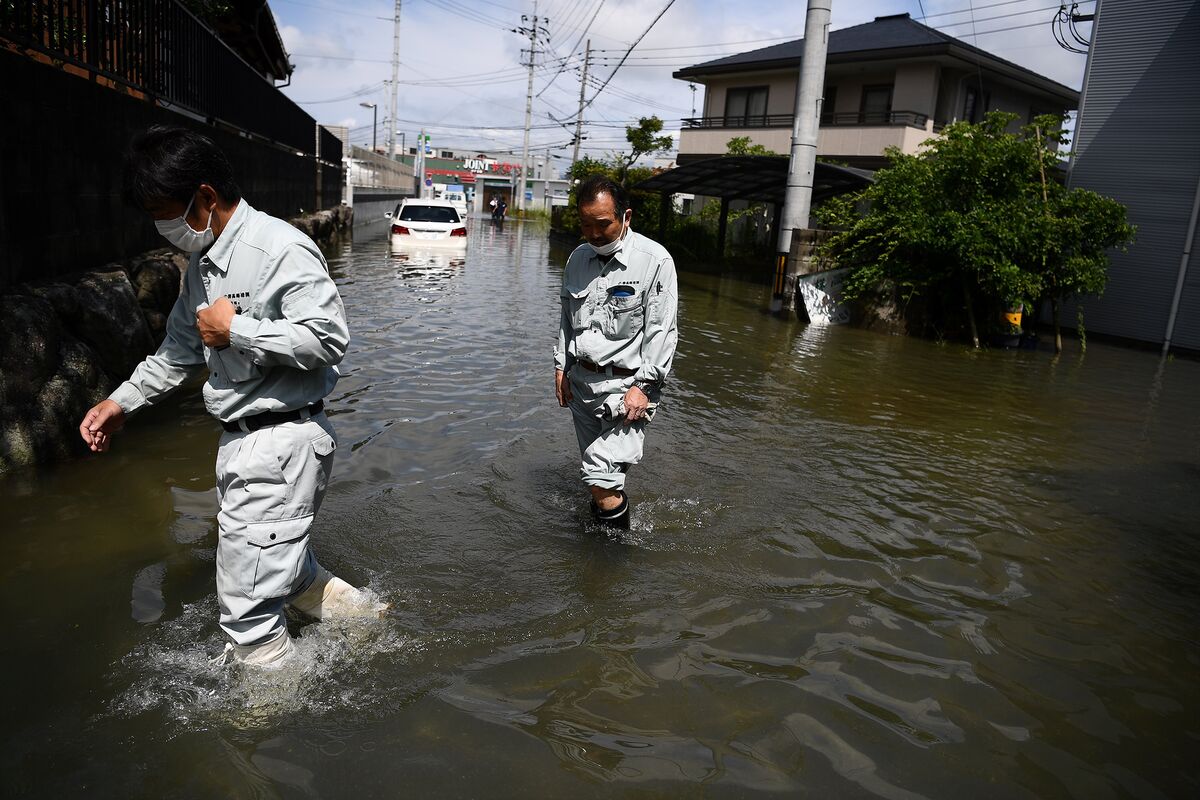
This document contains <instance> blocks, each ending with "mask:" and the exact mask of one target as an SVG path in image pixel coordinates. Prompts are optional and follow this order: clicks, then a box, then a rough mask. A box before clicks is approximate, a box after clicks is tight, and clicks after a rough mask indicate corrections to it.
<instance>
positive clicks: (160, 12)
mask: <svg viewBox="0 0 1200 800" xmlns="http://www.w3.org/2000/svg"><path fill="white" fill-rule="evenodd" d="M0 40H7V41H8V42H10V43H12V44H15V45H18V46H20V47H24V48H27V49H28V50H31V51H34V52H35V53H39V54H41V55H42V56H44V57H46V58H47V59H48V60H49V61H51V63H54V64H57V65H60V66H61V65H70V66H72V67H76V68H79V69H81V70H84V71H86V72H87V73H89V74H90V75H91V76H92V77H93V79H96V80H99V79H105V80H108V81H111V82H113V83H114V84H117V85H119V86H122V87H125V88H126V89H127V90H129V91H130V93H131V94H134V95H141V96H142V97H144V98H145V99H147V100H150V101H153V102H157V103H159V104H160V105H163V106H167V107H171V106H176V107H178V108H179V109H182V110H185V111H187V112H190V113H192V114H194V115H197V116H200V117H202V118H204V119H207V120H209V121H210V122H221V123H224V124H226V125H229V126H231V127H234V128H237V129H240V130H242V131H245V132H248V133H251V134H254V135H256V136H259V137H261V138H264V139H269V140H271V141H274V142H277V143H279V144H282V145H286V146H287V147H289V148H292V149H294V150H296V151H298V152H301V153H305V154H309V155H311V154H313V151H314V149H315V147H314V145H315V142H314V139H313V130H314V127H315V125H316V122H315V121H314V120H313V118H312V117H311V116H309V115H308V114H307V113H306V112H305V111H304V110H302V109H301V108H300V107H299V106H297V105H296V104H295V103H293V102H292V101H291V100H289V99H288V98H287V97H285V96H284V95H283V94H282V93H281V92H280V91H279V90H278V89H277V88H275V86H274V84H273V83H272V82H271V81H269V80H268V79H267V78H265V77H264V76H263V75H261V74H260V73H259V72H257V71H256V70H255V69H254V68H253V67H251V66H250V65H249V64H247V63H246V62H245V61H243V60H242V58H241V57H240V56H239V55H238V54H237V53H235V52H234V51H233V50H232V49H230V48H229V46H228V45H226V44H225V43H224V42H222V41H221V40H220V38H218V37H217V35H216V34H215V33H213V32H212V30H210V29H209V28H208V26H206V25H205V24H204V23H202V22H201V21H200V20H198V19H197V18H196V17H195V16H193V15H192V14H191V12H189V11H188V10H187V9H186V8H184V7H183V6H181V5H180V4H179V3H178V2H177V0H0ZM337 145H338V146H337V148H336V149H335V148H333V147H332V146H331V147H330V149H328V150H326V149H324V148H322V156H323V158H325V159H327V160H332V161H334V162H335V163H336V162H337V161H338V160H340V157H341V156H340V153H341V148H340V145H341V143H340V142H338V143H337ZM335 154H336V157H335V158H331V157H332V156H335Z"/></svg>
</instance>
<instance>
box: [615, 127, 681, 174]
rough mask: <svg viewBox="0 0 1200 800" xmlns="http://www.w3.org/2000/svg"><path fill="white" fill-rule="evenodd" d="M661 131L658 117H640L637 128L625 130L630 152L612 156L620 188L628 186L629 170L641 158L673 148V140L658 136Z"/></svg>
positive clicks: (668, 137)
mask: <svg viewBox="0 0 1200 800" xmlns="http://www.w3.org/2000/svg"><path fill="white" fill-rule="evenodd" d="M662 129H663V122H662V120H661V119H659V118H658V117H642V118H641V119H639V120H638V124H637V127H633V126H629V127H626V128H625V139H626V141H628V142H629V147H630V151H629V152H628V153H614V154H613V161H614V166H615V172H616V175H615V177H616V180H617V182H618V183H620V184H621V185H622V186H626V185H628V184H627V181H628V179H629V168H630V167H632V166H633V164H634V162H636V161H637V160H638V159H639V158H641V157H642V156H647V155H650V154H651V153H662V152H665V151H667V150H670V149H671V148H672V147H674V145H675V140H674V139H672V138H671V137H670V136H659V135H658V134H660V133H662Z"/></svg>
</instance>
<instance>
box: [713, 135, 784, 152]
mask: <svg viewBox="0 0 1200 800" xmlns="http://www.w3.org/2000/svg"><path fill="white" fill-rule="evenodd" d="M725 155H727V156H777V155H779V153H776V152H775V151H774V150H768V149H767V148H766V147H765V146H764V145H761V144H750V137H749V136H735V137H733V138H732V139H730V140H729V141H728V142H726V143H725Z"/></svg>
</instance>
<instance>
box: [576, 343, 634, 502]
mask: <svg viewBox="0 0 1200 800" xmlns="http://www.w3.org/2000/svg"><path fill="white" fill-rule="evenodd" d="M567 378H568V379H569V380H570V381H571V395H572V397H571V402H570V407H571V416H572V417H573V418H574V420H575V438H576V439H577V440H578V441H579V454H580V456H581V458H582V461H583V464H582V467H581V470H580V472H581V474H582V476H583V482H584V483H586V484H587V485H589V486H599V487H601V488H603V489H616V490H623V489H624V488H625V472H626V470H628V469H629V467H631V466H632V465H634V464H636V463H638V462H639V461H641V460H642V445H643V443H644V442H645V440H646V422H647V420H638V421H637V422H634V423H632V424H630V425H626V424H625V417H624V415H621V416H617V417H615V418H614V419H607V420H606V419H601V418H600V416H599V415H600V409H601V407H602V406H603V405H604V402H605V401H606V400H612V399H613V398H620V397H622V396H623V395H624V394H625V392H627V391H629V387H630V386H632V385H633V376H632V375H631V376H628V377H621V376H618V375H613V376H611V377H610V376H608V375H605V374H604V373H602V372H592V371H591V370H587V369H584V368H583V367H581V366H579V365H578V364H575V365H572V367H571V369H570V370H569V371H568V372H567ZM651 399H655V398H651ZM614 402H615V401H614Z"/></svg>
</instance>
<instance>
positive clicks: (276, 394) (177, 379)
mask: <svg viewBox="0 0 1200 800" xmlns="http://www.w3.org/2000/svg"><path fill="white" fill-rule="evenodd" d="M222 296H224V297H227V298H229V300H230V302H232V303H233V305H234V307H235V309H236V310H237V312H238V313H237V314H236V315H235V316H234V318H233V321H232V322H231V323H230V335H229V340H230V343H229V346H228V347H223V348H219V349H218V348H210V347H206V346H205V345H204V342H203V341H202V340H201V339H200V331H199V330H198V329H197V328H196V312H197V311H198V310H200V309H202V308H205V307H206V306H209V305H212V304H213V303H214V302H216V301H217V300H218V299H219V298H221V297H222ZM349 343H350V332H349V329H348V328H347V327H346V311H345V308H344V307H343V306H342V298H341V296H340V295H338V291H337V287H336V286H335V285H334V283H333V279H332V278H330V277H329V271H328V268H327V267H326V264H325V258H324V257H323V256H322V255H321V251H320V250H319V249H318V248H317V246H316V245H315V244H314V243H313V241H312V240H311V239H309V238H308V237H307V236H305V235H304V234H303V233H301V232H300V231H298V230H296V229H295V228H294V227H292V226H291V225H289V224H288V223H286V222H284V221H283V220H281V219H276V218H275V217H272V216H270V215H269V214H264V213H263V212H261V211H256V210H254V209H253V208H251V207H250V204H249V203H247V202H246V201H245V200H244V199H243V200H240V201H239V202H238V204H237V208H236V209H235V210H234V212H233V216H232V217H231V218H230V220H229V224H228V225H226V226H225V229H224V230H222V231H221V235H220V236H219V237H218V238H217V240H216V241H215V242H214V243H213V245H212V246H211V247H209V248H208V250H207V251H205V252H204V253H203V254H200V253H197V254H193V255H192V257H191V262H190V263H189V265H188V270H187V274H186V275H185V276H184V281H183V288H182V290H181V291H180V293H179V299H178V300H177V301H176V302H175V307H174V308H172V309H171V314H170V316H169V317H168V318H167V338H166V339H165V340H164V341H163V343H162V345H161V346H160V347H159V348H158V352H156V353H155V354H154V355H152V356H149V357H147V358H146V360H145V361H143V362H142V363H141V364H139V365H138V366H137V368H136V369H134V371H133V374H132V375H131V376H130V378H129V380H127V381H125V382H124V383H122V384H121V385H120V386H119V387H117V390H116V391H115V392H113V393H112V394H111V395H110V396H109V399H110V400H112V401H114V402H116V403H117V405H119V406H121V408H122V409H123V410H124V411H125V412H126V413H127V414H128V413H133V412H134V411H137V410H138V409H139V408H142V407H143V406H146V405H150V404H153V403H155V402H157V401H158V400H160V399H162V398H163V397H165V396H166V395H167V394H169V393H170V392H172V391H174V390H175V389H177V388H179V386H180V385H181V384H182V383H183V382H184V381H186V380H187V379H188V378H189V377H191V376H192V375H195V374H198V373H199V372H200V371H202V370H203V369H204V368H205V367H207V368H208V382H207V383H205V385H204V404H205V406H206V407H207V408H208V411H209V413H210V414H212V415H213V416H214V417H216V418H217V419H219V420H221V421H222V422H230V421H233V420H237V419H240V418H242V417H247V416H250V415H253V414H258V413H260V412H263V411H290V410H293V409H297V408H302V407H304V406H306V405H310V404H312V403H315V402H317V401H318V400H320V399H321V398H323V397H325V396H326V395H327V394H329V392H330V391H332V390H333V387H334V384H336V383H337V379H338V371H337V368H336V367H335V366H334V365H336V364H337V363H338V362H340V361H341V360H342V356H344V355H345V353H346V348H347V346H348V345H349Z"/></svg>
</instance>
